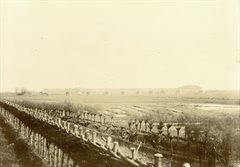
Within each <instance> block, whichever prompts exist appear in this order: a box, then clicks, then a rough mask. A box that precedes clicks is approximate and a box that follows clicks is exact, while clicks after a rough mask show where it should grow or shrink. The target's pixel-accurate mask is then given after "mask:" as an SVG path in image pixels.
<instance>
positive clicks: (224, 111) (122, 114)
mask: <svg viewBox="0 0 240 167" xmlns="http://www.w3.org/2000/svg"><path fill="white" fill-rule="evenodd" d="M1 97H2V98H6V99H9V100H18V101H28V102H35V103H48V104H56V105H61V106H62V108H64V107H65V109H70V110H73V111H74V112H77V111H78V110H92V111H94V112H97V113H101V114H104V115H107V116H108V115H109V116H114V120H115V123H116V124H121V125H127V122H128V121H130V120H132V119H148V120H150V121H153V122H160V121H163V122H182V121H184V122H185V121H188V122H191V121H194V122H197V121H219V120H225V119H231V120H232V121H233V122H232V123H237V122H238V119H239V114H240V106H239V105H232V104H234V103H235V102H236V100H229V99H208V98H206V99H204V98H177V97H171V98H169V97H158V96H143V95H138V96H121V95H90V96H86V95H74V96H64V95H49V96H45V95H23V96H16V95H8V96H7V95H5V96H3V95H2V96H1Z"/></svg>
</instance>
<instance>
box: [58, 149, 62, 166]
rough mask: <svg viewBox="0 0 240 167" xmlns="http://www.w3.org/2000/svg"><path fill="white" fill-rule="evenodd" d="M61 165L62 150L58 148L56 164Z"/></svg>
mask: <svg viewBox="0 0 240 167" xmlns="http://www.w3.org/2000/svg"><path fill="white" fill-rule="evenodd" d="M61 165H62V150H61V149H60V148H58V166H61Z"/></svg>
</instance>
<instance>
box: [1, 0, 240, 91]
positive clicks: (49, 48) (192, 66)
mask: <svg viewBox="0 0 240 167" xmlns="http://www.w3.org/2000/svg"><path fill="white" fill-rule="evenodd" d="M0 60H1V68H0V72H1V73H0V74H1V78H0V91H14V89H15V88H16V87H26V88H27V89H31V90H42V89H44V88H70V87H82V88H108V87H110V88H134V87H136V88H171V87H179V86H182V85H186V84H196V85H199V86H201V87H202V88H204V89H239V85H240V82H239V80H240V67H239V66H240V64H239V60H240V58H239V1H238V0H235V1H234V0H232V1H231V0H226V1H219V0H211V1H207V0H182V1H180V0H179V1H176V0H175V1H147V0H145V1H134V0H132V1H127V0H125V1H114V2H113V1H110V0H109V1H65V2H64V1H46V0H45V1H38V2H37V1H21V0H18V1H11V0H8V1H2V3H1V59H0Z"/></svg>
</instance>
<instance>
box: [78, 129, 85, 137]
mask: <svg viewBox="0 0 240 167" xmlns="http://www.w3.org/2000/svg"><path fill="white" fill-rule="evenodd" d="M83 136H84V134H83V128H82V127H80V128H79V137H80V138H83Z"/></svg>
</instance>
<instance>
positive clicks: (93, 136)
mask: <svg viewBox="0 0 240 167" xmlns="http://www.w3.org/2000/svg"><path fill="white" fill-rule="evenodd" d="M96 136H97V134H96V132H94V131H93V132H92V142H93V144H96Z"/></svg>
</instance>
